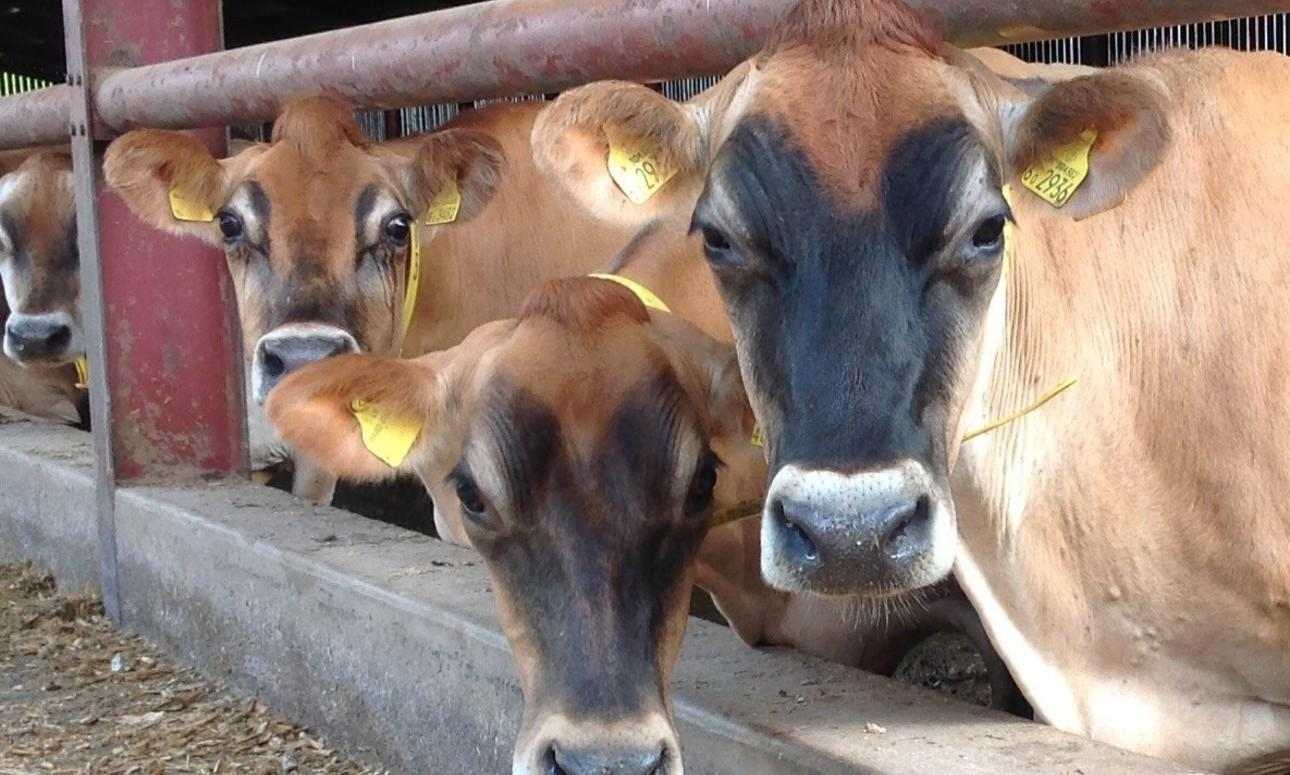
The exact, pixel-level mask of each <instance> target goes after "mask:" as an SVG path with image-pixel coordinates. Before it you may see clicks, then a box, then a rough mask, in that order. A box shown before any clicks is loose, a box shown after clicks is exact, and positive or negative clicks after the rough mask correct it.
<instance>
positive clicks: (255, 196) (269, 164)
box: [104, 97, 630, 502]
mask: <svg viewBox="0 0 1290 775" xmlns="http://www.w3.org/2000/svg"><path fill="white" fill-rule="evenodd" d="M540 110H541V106H538V105H499V106H495V107H492V108H487V109H483V110H478V111H472V112H470V113H467V114H465V115H464V116H462V117H461V118H460V119H458V120H457V121H455V122H454V123H453V124H451V125H450V126H448V127H446V128H444V129H441V130H439V131H437V132H434V133H432V134H429V135H425V136H421V137H414V138H409V139H403V140H397V141H392V142H388V143H381V144H373V143H370V142H369V141H367V139H366V138H365V137H364V136H363V134H362V132H361V130H360V129H359V127H358V125H357V123H356V122H355V120H354V115H353V110H352V108H351V107H350V106H349V105H346V104H344V103H343V102H340V101H338V100H335V99H332V98H328V97H309V98H303V99H299V100H295V101H293V102H290V103H288V104H287V105H286V107H285V108H284V109H283V111H282V113H281V115H280V116H279V118H278V120H277V121H276V122H275V124H274V129H273V134H272V138H271V142H269V143H256V144H253V145H252V146H250V147H249V148H247V149H245V150H243V151H242V152H240V153H238V154H236V155H235V156H232V157H230V158H227V159H223V160H216V159H215V158H213V157H212V156H211V154H210V153H209V152H208V151H207V150H206V148H205V147H204V146H203V145H201V144H200V143H199V142H197V141H196V140H195V139H193V138H192V137H191V136H189V135H186V134H184V133H181V132H169V131H158V130H138V131H134V132H129V133H127V134H125V135H123V136H122V137H120V138H118V139H117V140H116V141H115V142H113V143H112V145H111V146H110V147H109V149H108V152H107V156H106V159H105V162H104V171H105V174H106V177H107V181H108V183H109V184H110V185H111V186H112V187H113V188H114V189H115V190H116V191H117V192H119V193H120V194H121V196H123V197H124V198H125V200H126V202H127V203H128V204H129V205H130V207H131V209H132V210H133V211H134V213H135V214H136V215H137V216H138V217H140V218H141V219H143V220H144V221H146V222H148V223H150V224H152V225H153V226H155V227H157V228H160V229H165V230H168V231H171V232H175V233H179V234H188V235H193V236H195V237H198V238H199V239H202V240H205V241H206V242H208V243H210V244H213V245H217V246H220V247H222V248H223V250H224V251H225V254H226V257H227V261H228V266H229V270H230V272H231V273H232V277H233V281H234V287H235V291H236V294H237V301H238V313H239V316H240V319H241V324H242V336H243V348H244V351H245V353H246V354H247V357H248V365H247V369H246V372H247V382H248V389H247V393H248V399H249V400H248V402H247V403H248V407H249V425H250V430H251V446H252V464H253V467H256V468H259V467H264V466H265V465H268V464H270V463H272V462H276V461H277V460H280V459H282V458H283V457H285V456H286V455H287V452H286V450H285V449H284V448H283V447H282V445H281V444H280V442H278V441H277V440H276V439H274V438H273V436H272V432H271V431H270V430H269V428H268V427H267V424H266V423H265V421H264V417H263V412H262V409H261V404H262V402H263V401H264V398H265V396H267V395H268V393H269V391H270V390H271V389H272V388H273V386H274V385H276V384H277V382H278V381H279V380H281V379H282V377H284V376H285V375H286V374H288V373H290V372H291V371H293V370H295V369H296V368H299V367H300V366H302V365H304V364H306V363H310V362H313V361H315V360H319V359H321V358H325V357H329V356H332V355H337V354H343V353H353V352H372V353H395V354H397V353H399V352H403V353H406V354H409V355H415V354H418V353H424V352H427V351H428V350H431V349H440V348H443V347H446V346H449V345H451V344H455V343H456V342H458V341H460V340H461V338H462V337H463V336H465V334H466V333H467V332H469V331H471V330H472V329H474V328H475V327H476V326H478V325H480V324H481V323H483V322H486V321H489V320H495V319H497V318H501V317H505V316H509V315H513V314H514V312H515V309H516V308H518V306H519V304H520V302H522V301H523V299H524V296H525V294H526V293H527V292H528V291H529V290H530V289H532V288H533V287H535V286H536V285H537V284H539V282H540V281H541V280H542V279H544V278H549V277H557V276H562V275H566V274H578V273H581V272H583V271H588V269H589V268H588V267H583V266H581V265H580V263H579V262H580V260H583V259H582V256H584V255H585V254H583V253H575V252H571V251H570V250H569V245H570V244H571V243H572V242H573V239H572V238H573V237H574V235H577V238H578V244H580V245H585V246H590V247H592V248H595V247H596V246H600V245H603V247H601V250H603V252H602V253H600V254H599V255H611V254H612V253H613V252H614V250H616V249H618V248H619V247H621V246H622V244H624V243H625V242H626V241H627V239H628V237H630V232H625V231H623V230H622V229H620V228H617V227H614V226H612V225H606V224H601V223H599V222H598V221H596V220H595V219H592V218H590V217H587V216H586V215H583V214H582V211H581V210H580V209H579V208H569V207H566V206H563V204H562V202H561V200H560V198H559V197H558V196H557V195H556V193H557V192H555V191H554V190H547V189H546V187H545V186H546V184H545V183H544V181H543V180H542V179H541V178H539V177H538V176H536V175H535V174H534V172H533V170H532V164H531V161H530V160H529V155H530V150H529V133H530V129H531V126H532V122H533V118H534V116H535V115H536V114H537V112H538V111H540ZM414 247H415V248H416V250H413V248H414ZM535 257H541V260H538V259H536V258H535ZM418 275H419V277H420V280H419V281H417V276H418ZM410 278H411V280H412V284H413V289H412V293H411V294H410V295H409V294H408V292H407V289H408V286H409V280H410ZM334 487H335V479H333V478H330V477H328V476H326V475H324V474H322V472H318V471H314V470H312V469H310V468H309V467H308V466H299V465H298V466H297V470H296V481H295V486H294V490H295V492H296V493H297V494H298V495H302V496H304V497H308V498H311V499H313V500H315V501H319V502H326V501H329V500H330V499H331V496H332V492H333V490H334Z"/></svg>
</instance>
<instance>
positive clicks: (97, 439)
mask: <svg viewBox="0 0 1290 775" xmlns="http://www.w3.org/2000/svg"><path fill="white" fill-rule="evenodd" d="M63 19H64V30H65V36H66V48H67V62H68V82H69V83H70V84H71V85H72V86H73V88H74V89H75V90H76V92H75V95H74V97H73V99H72V106H71V111H70V118H71V126H70V127H69V129H70V132H71V139H72V153H73V164H74V168H75V189H76V211H77V226H78V232H77V233H78V247H79V249H80V258H81V289H82V291H81V292H82V296H83V305H84V313H85V314H84V318H85V329H86V337H87V345H88V347H87V349H88V353H89V358H90V374H91V378H90V412H91V416H92V418H93V428H94V446H95V452H96V453H97V457H98V461H97V472H96V473H97V505H98V533H99V539H100V565H101V569H102V587H103V595H104V605H105V607H106V609H107V611H108V613H109V615H111V616H112V617H113V618H116V619H117V620H120V617H121V604H120V596H119V591H118V585H117V567H116V524H115V490H116V488H117V487H118V486H119V485H122V484H126V483H129V482H130V481H134V480H140V479H144V478H147V479H149V480H170V481H174V480H179V479H191V478H194V477H199V476H209V475H226V474H231V473H238V472H245V470H246V468H247V463H246V412H245V406H244V403H243V396H242V365H241V364H242V358H241V347H240V337H239V335H238V330H237V319H236V313H235V310H234V306H233V304H234V302H233V293H232V285H231V281H230V279H229V277H228V270H227V268H226V267H225V262H224V256H223V254H222V253H221V252H220V251H218V250H216V249H214V248H211V247H208V246H205V245H203V244H200V243H198V242H197V241H196V240H193V239H182V238H178V237H173V236H170V235H166V234H162V233H160V232H157V231H156V230H154V229H153V228H151V227H150V226H147V225H145V224H143V223H141V222H140V221H139V220H138V219H136V218H135V217H134V216H133V215H132V214H131V213H130V212H129V210H128V208H127V207H126V205H125V203H124V202H122V201H121V200H120V199H119V198H118V197H117V196H116V195H115V194H113V193H112V192H111V191H110V190H108V189H107V188H106V187H105V185H104V182H103V178H102V174H101V169H102V164H101V162H102V152H103V149H104V147H105V141H106V140H107V139H108V138H107V137H106V136H105V135H104V134H103V132H102V128H101V126H100V124H99V122H98V121H97V120H96V117H95V116H94V114H93V113H92V107H91V94H92V90H93V86H94V84H93V83H92V81H93V80H94V77H95V73H96V72H97V71H96V67H97V66H99V65H107V64H109V63H110V64H112V65H115V66H133V65H143V64H151V63H154V62H160V61H166V60H169V59H174V58H178V57H184V56H192V55H195V54H201V53H206V52H210V51H214V50H218V49H220V48H221V47H222V45H223V24H222V20H221V14H220V2H219V0H63ZM201 138H202V139H203V140H204V141H205V142H206V143H207V145H208V146H209V147H210V148H211V150H212V152H214V153H217V154H219V155H222V154H223V152H224V146H225V132H224V130H223V129H222V128H217V129H211V130H205V131H203V132H202V133H201Z"/></svg>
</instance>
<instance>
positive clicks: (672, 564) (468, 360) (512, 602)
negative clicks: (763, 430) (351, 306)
mask: <svg viewBox="0 0 1290 775" xmlns="http://www.w3.org/2000/svg"><path fill="white" fill-rule="evenodd" d="M364 405H366V406H367V407H369V408H373V407H374V408H376V409H377V410H378V414H379V415H380V416H382V417H383V418H384V419H385V421H386V422H387V423H388V426H387V427H398V426H406V427H409V428H410V429H411V433H413V434H416V435H415V441H414V442H409V443H411V444H412V446H411V447H410V449H409V450H408V451H407V453H406V457H403V458H399V457H394V458H388V457H387V458H386V459H385V461H384V462H383V461H382V460H380V459H378V458H377V457H376V456H375V455H374V454H373V453H372V452H370V451H369V449H368V448H367V447H366V446H365V445H364V441H363V437H362V433H361V431H360V425H359V423H358V422H356V419H355V416H354V408H355V406H364ZM267 406H268V413H269V416H270V417H271V419H272V420H273V423H274V425H275V427H276V428H277V429H278V431H279V432H280V433H281V434H282V437H283V438H284V439H286V440H287V441H288V442H289V443H290V444H291V445H292V446H293V448H295V449H296V450H297V451H298V452H299V453H300V454H302V455H304V456H306V457H309V458H311V459H313V460H315V461H317V462H319V463H320V464H322V465H324V466H325V467H326V468H327V469H328V470H330V471H332V472H334V473H336V474H338V475H341V476H343V477H345V478H356V479H374V480H379V479H384V478H388V477H389V476H392V475H394V474H395V473H396V471H409V472H415V473H416V474H417V475H418V476H420V478H421V480H422V481H423V482H424V483H425V485H426V487H427V489H428V490H429V491H430V492H431V493H433V494H434V496H435V502H436V511H438V512H444V513H445V514H446V515H448V514H450V517H449V518H451V519H452V520H454V521H455V523H456V524H457V525H458V526H459V527H460V529H461V530H462V531H463V532H464V536H465V538H466V539H467V540H468V541H469V543H470V544H471V545H472V546H474V547H475V548H476V549H477V550H478V551H479V552H480V554H481V555H483V557H484V559H485V561H486V564H487V566H488V569H489V572H490V574H491V576H492V580H493V588H494V591H495V593H496V595H497V598H498V601H499V608H500V612H501V616H502V622H503V626H504V629H505V631H506V635H507V638H508V640H509V641H510V643H511V647H512V650H513V651H514V653H515V655H516V661H517V663H518V671H519V675H520V684H521V688H522V689H523V693H524V696H525V699H526V704H525V710H524V716H523V723H522V728H521V731H520V736H519V741H518V742H517V744H516V748H515V759H514V772H515V773H517V774H518V775H527V774H528V773H534V774H535V775H536V774H537V773H543V774H545V773H550V772H563V773H569V775H582V774H583V773H588V774H590V773H622V774H623V775H635V774H639V775H649V774H650V773H658V774H659V775H663V774H664V773H680V772H682V764H681V755H680V748H679V745H678V743H677V740H676V733H675V730H674V728H673V723H672V719H671V708H670V704H669V700H668V697H667V681H668V675H669V674H670V672H671V669H672V666H673V664H674V662H675V659H676V656H677V652H678V649H679V647H680V643H681V637H682V634H683V632H684V629H685V623H686V619H687V615H688V613H689V610H688V609H689V601H690V588H691V583H692V576H693V562H692V561H693V558H694V556H695V554H696V552H697V551H698V550H699V546H700V543H701V541H702V540H703V537H704V534H705V532H706V531H707V527H708V524H709V520H710V519H712V517H713V514H714V513H715V512H717V511H721V510H724V509H725V508H727V507H729V506H730V505H733V504H738V503H745V502H747V501H749V500H757V499H758V498H759V495H760V493H761V491H762V488H763V482H764V479H763V478H762V477H761V476H755V477H752V479H751V480H748V479H740V478H737V477H736V478H734V479H733V480H727V479H726V478H725V477H724V476H723V477H722V479H721V480H718V467H719V466H720V465H721V464H722V461H721V460H720V459H719V458H718V456H719V455H720V456H723V457H724V458H725V459H726V460H727V461H731V462H734V463H735V464H736V465H737V466H738V467H739V468H741V469H743V470H747V469H748V468H749V462H748V461H749V460H751V461H754V465H755V461H756V460H758V459H759V458H760V454H761V453H760V451H759V450H757V449H756V448H754V447H753V446H752V445H751V444H750V443H749V437H750V434H751V431H752V413H751V410H750V409H749V408H748V405H747V402H746V400H745V398H744V394H743V388H742V386H741V384H740V382H739V373H738V368H737V366H736V363H735V358H734V351H733V349H732V348H730V347H729V346H727V345H722V344H721V343H719V342H717V341H715V340H713V339H711V338H710V337H708V336H705V335H704V334H703V333H702V332H700V331H698V330H697V329H695V328H694V327H693V326H691V325H689V324H688V323H686V322H684V321H682V320H680V319H679V318H676V317H675V316H672V315H669V314H666V313H662V312H657V311H650V310H647V309H646V307H645V306H644V305H643V304H642V302H641V301H640V300H639V299H638V298H637V297H636V296H635V295H633V293H632V292H631V291H630V290H628V289H627V288H624V287H623V286H621V285H618V284H616V283H614V282H610V281H608V280H603V279H595V278H577V279H569V280H559V281H554V282H552V283H551V284H549V285H547V286H545V287H544V288H542V289H540V290H538V291H537V292H535V293H534V294H533V295H532V296H531V297H530V298H529V299H528V301H527V302H526V303H525V304H524V306H523V308H522V309H521V311H520V313H519V317H518V318H517V319H512V320H503V321H497V322H494V323H490V324H487V325H485V326H482V327H481V328H479V329H478V330H476V331H475V332H474V333H472V334H471V335H470V336H468V337H467V338H466V339H465V340H464V341H463V342H462V343H461V344H460V345H458V346H456V347H454V348H452V349H450V350H447V351H445V352H440V353H434V354H431V355H426V356H423V357H421V358H418V359H415V360H397V359H393V358H388V357H377V356H352V355H351V356H343V357H340V358H334V359H329V360H327V361H324V362H320V363H317V364H314V365H311V366H309V367H307V368H304V369H301V370H300V371H299V372H298V373H296V374H293V375H291V376H290V377H288V378H287V379H285V380H283V382H282V384H281V385H280V386H279V387H278V388H277V389H276V390H275V391H274V392H273V393H272V394H271V395H270V397H269V401H268V405H267ZM391 464H393V465H395V466H397V468H393V467H391ZM445 483H447V485H446V486H445ZM741 487H742V488H743V491H741ZM714 501H715V503H716V507H715V508H714Z"/></svg>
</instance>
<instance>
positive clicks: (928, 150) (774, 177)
mask: <svg viewBox="0 0 1290 775" xmlns="http://www.w3.org/2000/svg"><path fill="white" fill-rule="evenodd" d="M974 138H975V136H974V135H973V134H972V132H971V130H970V128H969V127H968V126H967V125H966V124H965V123H964V122H963V121H962V120H946V121H937V122H933V123H931V124H928V125H926V126H924V127H921V128H919V129H916V130H914V131H912V132H910V133H909V134H908V135H906V136H905V137H904V138H903V139H902V140H901V141H900V142H899V143H897V144H896V145H895V146H893V148H892V149H891V152H890V153H889V155H888V158H887V161H886V163H885V165H884V168H883V169H882V170H881V175H880V176H879V177H878V180H879V181H880V184H881V191H880V192H879V193H880V198H879V202H880V208H879V209H878V210H876V211H875V210H863V209H858V208H857V207H856V206H854V205H853V204H851V203H848V202H842V201H837V200H836V195H835V194H834V193H832V191H830V190H829V189H828V188H827V187H825V186H824V185H823V184H822V183H821V178H820V176H819V175H818V174H816V172H815V167H814V163H813V161H812V160H811V159H809V158H808V157H807V156H806V154H805V153H803V152H802V150H801V149H800V148H799V147H798V146H797V144H796V143H794V142H793V140H792V137H791V135H790V134H789V133H788V132H786V131H785V130H784V129H783V128H781V127H778V126H776V125H774V124H773V123H772V122H771V121H770V120H768V119H766V118H764V117H755V118H752V119H746V120H745V121H744V122H742V123H741V124H740V126H739V127H738V128H737V129H736V130H735V132H734V133H733V134H732V135H731V137H730V139H729V140H728V141H727V143H726V145H725V147H723V149H722V150H721V152H720V154H719V156H718V159H717V164H716V165H715V168H714V174H715V175H720V176H721V178H720V183H721V185H722V190H723V192H724V193H725V194H726V195H727V196H730V197H733V200H734V202H735V207H734V210H735V212H736V213H737V214H738V215H737V219H738V221H739V223H738V224H737V225H734V226H732V225H730V224H721V223H719V222H717V225H718V226H724V228H727V229H741V230H743V231H745V232H746V233H744V234H741V235H739V237H740V238H739V239H738V240H736V244H735V245H734V246H733V250H734V251H735V252H736V253H737V254H738V258H737V260H734V261H722V260H718V259H713V269H714V271H715V274H716V277H717V279H718V282H719V284H720V286H721V288H722V294H723V297H724V298H725V299H726V301H727V305H728V306H729V307H730V309H731V313H732V316H733V317H734V319H735V323H736V326H738V327H740V328H741V329H743V330H745V331H755V334H753V335H752V336H750V337H748V343H749V344H748V346H749V347H750V348H751V352H749V353H748V357H749V360H750V361H751V362H752V364H753V368H752V372H753V377H754V379H753V381H754V389H755V390H757V391H758V394H759V395H761V396H762V397H763V399H765V400H769V401H771V402H772V403H774V404H776V405H777V407H778V410H779V412H780V414H781V415H782V417H783V420H784V422H783V427H782V428H780V429H779V436H780V438H778V439H776V440H775V441H776V443H775V444H774V445H773V449H774V456H775V458H776V459H775V460H773V461H772V464H773V466H774V467H776V468H777V467H778V466H779V465H782V464H783V463H785V462H789V461H798V462H805V463H807V464H809V465H811V466H813V467H828V468H835V469H838V470H854V469H856V468H858V467H861V466H864V465H871V464H886V463H889V462H891V461H892V460H894V459H898V458H902V457H913V458H915V459H923V460H926V459H927V458H928V456H929V455H930V453H931V451H932V444H933V442H932V439H931V436H930V435H929V432H928V430H927V429H926V428H924V427H923V423H922V414H923V410H924V408H925V407H926V405H927V403H928V401H930V400H932V397H933V396H935V395H937V394H938V391H940V389H941V388H942V386H943V383H944V379H943V378H944V376H945V374H946V373H947V372H948V369H947V368H945V365H946V364H947V363H949V362H950V358H949V357H948V355H947V353H950V352H951V351H952V348H953V345H954V344H955V343H956V342H957V341H958V339H959V333H958V331H959V328H960V325H959V324H960V323H961V321H962V310H961V309H960V308H959V307H960V306H961V305H960V304H958V303H957V302H956V300H954V299H949V300H948V301H947V300H945V299H943V298H942V295H943V294H942V290H943V289H941V287H940V284H939V283H938V282H937V279H938V278H937V276H936V275H935V271H936V267H935V266H933V265H932V263H931V262H928V261H927V260H926V259H927V257H928V255H929V254H930V253H931V251H933V250H935V249H936V248H937V247H939V246H940V243H941V241H942V240H943V234H944V231H945V228H946V224H947V223H948V221H949V219H950V216H951V215H952V213H953V208H954V207H955V206H956V205H957V203H956V202H955V201H954V200H953V197H954V196H955V194H956V189H957V180H958V176H959V175H961V174H962V172H963V170H962V167H963V160H964V158H965V155H966V154H967V152H968V151H970V150H972V149H973V148H975V147H976V146H975V145H974V142H975V139H974ZM714 215H715V211H709V210H708V209H707V208H706V207H705V203H704V202H703V201H702V200H701V202H700V205H699V208H698V209H697V211H696V216H695V219H696V225H700V226H702V225H704V222H705V219H706V218H710V217H713V216H714ZM713 219H714V221H715V220H716V219H715V218H713ZM929 369H930V371H929Z"/></svg>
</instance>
